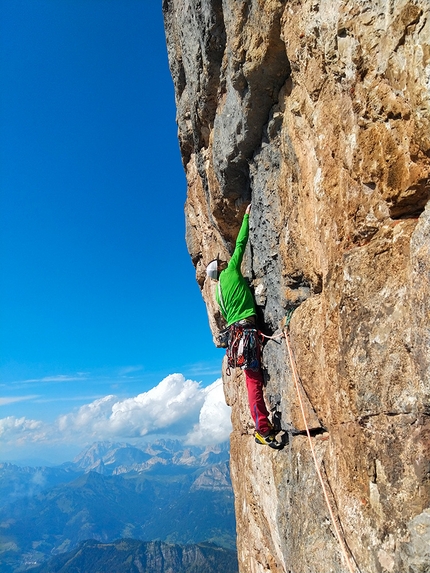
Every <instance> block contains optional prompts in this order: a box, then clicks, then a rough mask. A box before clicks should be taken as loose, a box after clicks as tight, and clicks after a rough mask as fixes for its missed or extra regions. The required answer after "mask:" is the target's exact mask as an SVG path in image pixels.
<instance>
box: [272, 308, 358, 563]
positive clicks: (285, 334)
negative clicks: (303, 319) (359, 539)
mask: <svg viewBox="0 0 430 573" xmlns="http://www.w3.org/2000/svg"><path fill="white" fill-rule="evenodd" d="M292 313H293V311H290V313H289V315H287V316H286V317H285V327H284V330H283V333H282V335H283V337H284V338H285V342H286V344H287V349H288V355H289V358H290V364H291V371H292V374H293V380H294V385H295V387H296V391H297V396H298V399H299V404H300V410H301V413H302V417H303V423H304V425H305V428H306V434H307V436H308V440H309V446H310V449H311V452H312V458H313V460H314V463H315V468H316V471H317V474H318V478H319V481H320V483H321V487H322V490H323V493H324V498H325V501H326V504H327V508H328V511H329V513H330V517H331V521H332V523H333V527H334V530H335V533H336V537H337V539H338V541H339V545H340V547H341V549H342V553H343V556H344V558H345V561H346V564H347V566H348V569H349V571H350V573H354V569H353V567H352V564H351V559H350V557H349V555H348V552H347V550H346V546H345V542H344V540H343V539H342V536H341V534H340V531H339V528H338V525H337V523H336V519H335V517H334V513H333V510H332V507H331V503H330V500H329V497H328V494H327V488H326V486H325V483H324V480H323V477H322V474H321V470H320V468H319V466H318V461H317V458H316V455H315V450H314V446H313V443H312V438H311V434H310V431H309V425H308V423H307V420H306V414H305V409H304V406H303V400H302V397H301V393H300V386H299V376H298V373H297V368H296V364H295V360H294V356H293V352H292V350H291V344H290V340H289V328H290V322H291V316H292Z"/></svg>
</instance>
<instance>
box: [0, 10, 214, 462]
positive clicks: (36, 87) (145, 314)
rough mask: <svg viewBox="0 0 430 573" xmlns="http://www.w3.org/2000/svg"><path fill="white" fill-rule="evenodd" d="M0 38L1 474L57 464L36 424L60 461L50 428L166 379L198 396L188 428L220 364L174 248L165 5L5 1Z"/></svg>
mask: <svg viewBox="0 0 430 573" xmlns="http://www.w3.org/2000/svg"><path fill="white" fill-rule="evenodd" d="M0 26H1V33H0V36H1V37H0V42H1V50H0V69H1V77H2V90H1V93H0V98H1V99H0V146H1V148H0V249H1V250H0V265H1V276H0V305H1V315H0V419H1V420H3V426H2V425H1V423H0V440H2V442H3V447H2V448H1V450H0V460H1V459H12V458H16V459H17V458H19V457H20V456H27V455H28V452H29V451H30V450H31V451H32V452H33V453H34V454H36V453H37V455H39V456H42V457H43V455H44V454H45V457H47V458H48V457H49V456H50V455H51V457H53V456H54V453H52V452H54V449H55V448H53V447H51V446H52V444H51V443H50V442H49V439H46V435H47V434H46V432H45V434H43V435H44V436H45V437H44V439H43V440H42V439H40V440H38V438H37V432H36V435H35V434H34V431H33V433H32V430H31V426H32V424H31V423H30V422H33V430H34V429H35V427H36V426H37V424H39V426H38V428H39V430H40V428H41V427H44V428H45V429H46V428H47V427H48V426H47V425H49V428H50V431H51V432H52V431H54V430H55V431H56V432H57V444H56V448H57V450H56V451H58V450H59V449H60V450H62V446H61V443H59V442H58V440H59V432H60V431H59V429H58V428H59V426H58V423H59V422H58V421H59V420H60V419H62V420H64V419H68V420H70V419H71V417H73V416H75V417H76V416H77V415H78V413H79V412H80V411H82V410H80V408H85V407H88V405H90V404H93V403H96V402H97V400H102V399H104V397H106V396H109V395H114V396H115V398H116V401H115V399H113V402H112V400H111V402H112V403H115V404H117V405H118V404H126V403H127V404H128V402H127V400H133V399H135V398H136V396H138V395H139V394H142V393H148V392H149V391H150V390H151V389H154V388H155V387H159V384H160V383H161V381H162V380H164V379H166V377H169V376H170V375H172V374H174V373H179V374H180V375H183V376H182V378H178V379H177V378H175V379H174V381H175V383H176V382H178V380H180V381H181V382H180V383H179V386H178V390H177V391H178V396H182V394H181V392H182V391H183V390H184V388H186V381H187V380H188V381H193V382H197V383H199V382H201V384H200V385H198V388H197V389H195V390H196V392H197V394H199V392H200V398H199V400H200V402H199V400H197V402H196V404H197V403H199V404H200V406H196V411H195V413H194V418H193V419H191V418H190V419H189V420H188V418H187V420H188V422H187V423H188V424H191V422H192V421H193V420H194V422H196V421H197V422H198V412H199V408H200V407H201V406H202V404H204V403H205V398H204V396H205V395H204V387H206V386H208V385H209V384H212V383H213V382H214V381H215V380H216V379H217V378H219V375H220V365H221V360H222V356H223V353H222V351H220V350H217V349H216V348H215V347H214V346H213V342H212V337H211V334H210V330H209V327H208V322H207V315H206V309H205V306H204V304H203V301H202V299H201V295H200V292H199V289H198V287H197V284H196V282H195V278H194V268H193V266H192V264H191V261H190V258H189V256H188V253H187V251H186V245H185V240H184V235H185V224H184V214H183V207H184V202H185V198H186V181H185V176H184V171H183V167H182V163H181V158H180V153H179V146H178V141H177V128H176V123H175V104H174V92H173V83H172V79H171V77H170V72H169V68H168V62H167V52H166V46H165V37H164V29H163V19H162V11H161V0H160V1H155V0H13V2H11V1H10V0H0ZM168 380H170V381H171V380H173V379H172V378H168ZM181 384H182V386H181ZM163 388H164V391H165V390H166V385H164V386H163ZM217 388H218V386H217ZM160 391H161V390H160ZM168 393H170V390H169V392H168ZM216 393H217V395H219V391H218V390H217V391H216ZM145 395H146V394H145ZM169 395H170V394H169ZM143 401H144V402H145V400H143ZM145 403H146V404H147V405H146V407H149V406H148V404H149V403H150V401H149V402H148V401H146V402H145ZM104 415H105V417H106V415H107V414H106V412H105V414H104ZM145 415H147V413H146V414H145V411H144V410H142V416H145ZM187 415H188V414H187ZM196 416H197V420H196ZM67 417H68V418H67ZM5 420H7V423H6V422H5ZM180 420H181V418H180V417H179V418H178V419H177V420H176V422H175V424H176V426H175V427H176V428H177V427H180ZM178 423H179V426H178ZM184 424H185V422H184ZM135 426H136V424H135ZM135 426H134V430H133V431H134V432H135V434H136V428H135ZM2 427H3V436H2ZM169 427H170V426H169V423H168V420H167V421H166V424H165V426H163V428H164V431H166V432H168V431H169ZM5 428H6V429H5ZM184 428H185V426H184ZM146 430H147V431H148V433H149V434H151V433H153V434H154V435H157V433H158V432H159V431H160V427H159V426H157V424H155V425H154V426H151V427H150V428H149V429H148V428H146ZM55 431H54V433H55ZM172 431H173V430H172ZM176 431H177V430H176ZM187 431H188V430H186V431H185V433H187ZM39 434H40V432H39ZM48 434H49V432H48ZM96 434H97V433H94V435H93V434H91V432H89V433H88V436H85V433H84V432H83V434H82V437H81V441H79V443H77V442H78V440H77V439H76V440H75V442H76V443H75V444H74V445H75V446H76V448H79V447H80V446H81V443H83V442H84V441H85V439H86V438H87V439H88V441H91V439H92V438H93V437H94V438H95V437H97V438H101V439H102V438H103V437H104V436H103V435H102V434H101V435H98V434H97V435H96ZM131 434H133V432H132V431H131ZM151 435H152V434H151ZM110 437H116V436H114V435H112V436H110ZM119 437H121V438H123V439H126V438H127V437H128V436H127V431H126V432H125V433H124V434H123V435H121V436H119ZM131 437H133V436H131ZM134 437H136V435H134ZM71 450H73V447H71ZM71 450H70V451H71ZM62 451H64V452H65V451H66V450H65V449H64V450H62ZM55 455H56V454H55ZM64 455H65V454H64ZM57 457H58V456H57Z"/></svg>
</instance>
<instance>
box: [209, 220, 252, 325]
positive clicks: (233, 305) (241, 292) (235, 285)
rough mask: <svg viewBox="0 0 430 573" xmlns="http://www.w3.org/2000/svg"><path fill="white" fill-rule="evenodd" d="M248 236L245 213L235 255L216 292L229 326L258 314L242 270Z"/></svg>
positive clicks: (247, 223)
mask: <svg viewBox="0 0 430 573" xmlns="http://www.w3.org/2000/svg"><path fill="white" fill-rule="evenodd" d="M248 235H249V215H248V214H247V213H245V215H244V217H243V221H242V226H241V227H240V231H239V234H238V236H237V239H236V247H235V249H234V253H233V255H232V257H231V259H230V262H229V263H228V267H227V268H226V269H225V270H224V271H222V272H221V273H220V276H219V284H218V288H217V291H216V300H217V303H218V304H219V306H220V309H221V312H222V314H223V316H224V318H225V319H226V321H227V325H228V326H230V325H231V324H233V323H234V322H237V321H238V320H243V319H245V318H248V317H250V316H253V315H255V314H256V313H255V303H254V297H253V296H252V292H251V291H250V289H249V286H248V284H247V283H246V281H245V279H244V278H243V276H242V273H241V270H240V267H241V264H242V259H243V255H244V253H245V248H246V243H247V242H248ZM220 290H221V296H220V292H219V291H220Z"/></svg>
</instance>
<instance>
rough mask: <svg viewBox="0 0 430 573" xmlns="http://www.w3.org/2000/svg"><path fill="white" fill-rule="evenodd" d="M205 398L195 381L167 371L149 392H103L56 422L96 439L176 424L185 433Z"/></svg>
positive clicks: (127, 435) (136, 434) (128, 435)
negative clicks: (120, 394)
mask: <svg viewBox="0 0 430 573" xmlns="http://www.w3.org/2000/svg"><path fill="white" fill-rule="evenodd" d="M204 401H205V389H204V388H201V386H200V384H199V383H198V382H194V381H192V380H186V379H185V378H184V376H183V375H182V374H170V375H169V376H167V377H166V378H164V380H162V381H161V382H160V383H159V384H158V385H157V386H155V387H154V388H152V389H151V390H149V391H148V392H144V393H142V394H138V395H137V396H135V397H133V398H127V399H125V400H118V398H117V397H116V396H106V397H104V398H101V399H99V400H95V401H94V402H91V403H90V404H86V405H85V406H82V407H81V408H79V410H78V411H77V412H72V413H70V414H67V415H65V416H61V417H60V418H59V420H58V423H59V428H60V430H61V431H62V432H67V431H71V432H74V433H75V432H76V431H78V432H79V431H80V432H85V434H86V435H88V436H91V437H93V438H96V439H99V438H101V437H103V438H106V437H108V436H115V437H122V438H133V437H139V436H144V435H146V434H149V433H152V432H157V431H161V430H162V431H163V432H164V431H168V429H169V428H171V427H172V426H174V425H178V424H181V425H183V426H184V432H183V433H184V434H185V433H187V431H188V430H189V428H190V426H191V424H192V423H193V422H195V421H196V420H197V419H198V414H199V412H200V408H201V407H202V405H203V403H204Z"/></svg>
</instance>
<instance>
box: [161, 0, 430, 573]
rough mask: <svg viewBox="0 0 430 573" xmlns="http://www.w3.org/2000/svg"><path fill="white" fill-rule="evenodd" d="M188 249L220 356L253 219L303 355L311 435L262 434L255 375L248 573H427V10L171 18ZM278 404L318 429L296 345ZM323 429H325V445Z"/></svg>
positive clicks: (274, 349)
mask: <svg viewBox="0 0 430 573" xmlns="http://www.w3.org/2000/svg"><path fill="white" fill-rule="evenodd" d="M163 12H164V18H165V29H166V38H167V45H168V52H169V60H170V66H171V71H172V76H173V80H174V84H175V92H176V103H177V121H178V128H179V141H180V146H181V151H182V157H183V164H184V168H185V171H186V176H187V180H188V199H187V203H186V208H185V211H186V221H187V233H186V240H187V245H188V249H189V252H190V255H191V257H192V260H193V263H194V265H195V267H196V277H197V281H198V283H199V285H200V286H201V289H202V293H203V296H204V299H205V301H206V304H207V308H208V316H209V322H210V326H211V328H212V332H213V335H214V340H215V341H216V340H217V333H218V330H219V329H220V328H221V327H222V320H221V317H220V314H219V311H218V309H217V308H216V304H215V302H214V298H213V292H212V291H213V285H211V284H210V281H209V279H206V278H205V266H206V264H207V263H208V262H209V261H210V260H212V259H213V258H215V257H216V256H217V255H220V256H221V257H228V256H229V255H230V254H231V253H232V250H233V248H234V242H235V238H236V235H237V232H238V229H239V226H240V223H241V220H242V215H243V213H244V210H245V207H246V205H247V204H248V203H249V202H250V201H252V211H251V217H250V240H249V246H248V251H247V255H246V257H245V261H244V268H243V271H244V274H245V276H247V277H248V278H249V280H250V282H251V286H252V288H253V291H254V294H255V298H256V301H257V304H258V312H259V320H260V326H261V328H262V330H263V331H264V332H265V333H266V334H269V335H270V334H274V333H277V332H281V331H280V323H281V321H282V319H283V317H284V316H285V314H286V311H287V310H288V309H289V308H295V311H294V313H293V317H292V320H291V324H290V340H291V345H292V348H293V352H294V356H295V359H296V364H297V370H298V374H299V376H300V380H301V392H302V395H303V399H304V404H305V411H306V416H307V418H308V423H309V425H310V427H311V428H312V429H313V430H314V431H313V433H312V437H311V440H312V443H313V446H314V449H315V455H316V458H317V463H318V467H319V468H320V469H321V473H322V476H323V481H324V482H325V484H326V487H327V491H328V497H329V500H330V503H331V506H332V508H333V511H334V514H335V519H336V522H337V524H338V526H339V530H340V534H341V537H342V539H343V542H344V544H345V548H346V552H347V554H349V557H350V569H348V567H347V563H346V559H345V557H344V554H343V553H342V551H341V548H340V544H339V542H338V539H337V538H336V536H335V535H334V526H333V524H332V522H331V520H330V518H329V511H328V508H327V505H326V502H325V500H324V496H323V493H322V488H321V485H320V482H319V480H318V477H317V473H316V469H315V465H314V462H313V458H312V456H311V450H310V445H309V441H308V439H307V437H306V436H303V435H298V436H291V435H290V439H289V443H288V444H287V445H286V446H285V447H284V449H283V450H281V451H278V452H276V451H273V450H271V449H269V448H267V447H262V446H258V445H257V444H256V443H255V442H254V440H253V436H252V422H251V418H250V415H249V413H248V405H247V398H246V389H245V385H244V380H243V378H242V375H241V373H240V371H238V372H234V373H232V375H231V376H227V374H226V372H225V367H224V370H223V379H224V388H225V394H226V399H227V401H228V403H229V404H230V405H231V406H232V419H233V428H234V429H233V433H232V436H231V474H232V479H233V485H234V489H235V496H236V514H237V523H238V525H237V531H238V552H239V564H240V571H241V573H260V572H261V573H262V572H266V571H271V572H279V573H287V572H292V573H305V572H312V573H326V572H327V573H328V572H335V573H340V572H344V571H348V570H351V568H352V570H354V571H360V572H361V573H374V572H375V573H385V572H388V573H400V572H408V573H425V572H428V571H430V549H429V548H430V302H429V301H430V202H429V199H430V180H429V178H430V5H429V2H428V0H390V1H386V0H384V1H382V0H351V1H348V0H330V1H328V0H320V1H318V2H317V1H315V0H300V1H299V0H289V1H286V0H265V1H264V2H263V1H261V0H164V1H163ZM264 367H265V375H266V380H267V385H266V389H265V392H266V399H267V402H268V404H269V403H270V404H271V405H272V406H273V407H275V406H276V408H277V409H278V410H279V411H280V412H281V424H282V426H283V428H284V429H285V430H287V429H288V427H289V424H292V425H293V426H295V427H296V428H298V429H303V428H304V422H303V419H302V417H301V412H300V408H299V406H298V398H297V392H296V389H295V385H294V382H293V377H292V368H291V365H290V363H289V359H288V353H287V348H286V344H285V342H284V341H283V339H282V338H280V339H276V340H269V341H268V342H267V344H266V345H265V348H264ZM318 428H321V429H324V431H325V433H324V434H319V432H318Z"/></svg>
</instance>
